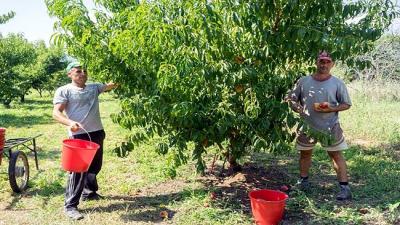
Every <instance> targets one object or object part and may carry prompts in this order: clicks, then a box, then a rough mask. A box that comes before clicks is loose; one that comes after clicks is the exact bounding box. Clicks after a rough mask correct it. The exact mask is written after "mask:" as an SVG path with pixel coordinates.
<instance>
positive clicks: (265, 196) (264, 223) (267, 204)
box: [249, 189, 288, 225]
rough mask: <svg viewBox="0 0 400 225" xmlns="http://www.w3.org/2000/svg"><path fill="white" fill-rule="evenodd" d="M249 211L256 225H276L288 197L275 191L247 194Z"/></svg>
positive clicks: (281, 215)
mask: <svg viewBox="0 0 400 225" xmlns="http://www.w3.org/2000/svg"><path fill="white" fill-rule="evenodd" d="M249 197H250V203H251V211H252V212H253V217H254V220H255V222H256V224H258V225H277V224H279V222H280V221H281V220H282V217H283V212H284V211H285V202H286V199H287V198H288V195H287V194H285V193H283V192H281V191H275V190H269V189H262V190H255V191H251V192H250V193H249Z"/></svg>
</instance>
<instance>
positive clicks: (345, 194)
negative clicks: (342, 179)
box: [336, 185, 352, 201]
mask: <svg viewBox="0 0 400 225" xmlns="http://www.w3.org/2000/svg"><path fill="white" fill-rule="evenodd" d="M339 186H340V191H339V194H338V195H337V196H336V199H337V200H339V201H344V200H351V199H352V196H351V191H350V187H349V185H339Z"/></svg>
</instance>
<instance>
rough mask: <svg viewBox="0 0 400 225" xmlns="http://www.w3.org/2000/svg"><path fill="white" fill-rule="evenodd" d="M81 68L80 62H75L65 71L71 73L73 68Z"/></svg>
mask: <svg viewBox="0 0 400 225" xmlns="http://www.w3.org/2000/svg"><path fill="white" fill-rule="evenodd" d="M79 66H81V64H80V63H79V62H78V61H74V62H71V63H69V64H68V66H67V68H66V69H65V70H66V71H67V73H69V71H71V69H72V68H75V67H79Z"/></svg>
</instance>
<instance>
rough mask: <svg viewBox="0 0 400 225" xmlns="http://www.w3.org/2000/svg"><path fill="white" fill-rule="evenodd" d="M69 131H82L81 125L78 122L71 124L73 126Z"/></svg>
mask: <svg viewBox="0 0 400 225" xmlns="http://www.w3.org/2000/svg"><path fill="white" fill-rule="evenodd" d="M69 129H70V130H71V131H72V132H77V131H78V130H79V129H81V125H80V124H79V123H77V122H73V123H71V125H70V126H69Z"/></svg>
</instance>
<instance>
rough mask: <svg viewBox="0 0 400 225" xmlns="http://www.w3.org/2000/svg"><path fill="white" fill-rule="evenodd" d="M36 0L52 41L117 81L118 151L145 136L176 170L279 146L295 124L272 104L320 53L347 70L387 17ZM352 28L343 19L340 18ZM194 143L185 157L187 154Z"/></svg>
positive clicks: (380, 6) (366, 8) (325, 6)
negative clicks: (215, 151)
mask: <svg viewBox="0 0 400 225" xmlns="http://www.w3.org/2000/svg"><path fill="white" fill-rule="evenodd" d="M95 2H96V3H97V4H99V5H101V6H102V7H101V8H102V10H98V11H96V12H95V14H94V15H95V19H93V20H92V19H91V18H90V17H89V13H88V11H87V9H86V8H85V6H84V5H83V4H82V1H66V0H47V1H46V3H47V6H48V9H49V11H50V13H51V15H53V16H56V17H58V18H59V21H58V22H57V24H56V25H57V27H58V31H59V33H58V34H57V35H55V36H54V41H55V42H56V43H59V44H61V43H63V44H65V45H66V46H67V47H68V53H69V54H70V55H72V56H75V57H77V58H79V59H80V60H82V61H83V62H85V63H86V66H87V67H88V69H89V71H90V72H91V73H92V75H93V76H94V77H95V78H98V79H101V80H113V81H115V82H118V83H120V84H121V85H120V87H119V89H118V90H116V93H117V95H118V97H119V98H120V99H121V106H122V111H121V112H120V113H119V114H117V115H114V120H115V121H116V122H118V123H119V124H120V125H121V126H123V127H125V128H128V129H131V130H132V135H131V136H130V137H129V141H130V144H125V145H123V146H122V147H121V148H120V150H121V152H120V154H124V153H125V150H127V149H131V148H132V147H134V146H135V145H136V144H138V143H140V142H141V141H143V140H146V139H147V138H149V137H152V136H153V135H154V134H158V135H159V136H160V137H162V138H160V139H159V140H160V143H159V144H158V148H157V150H158V151H159V153H161V154H169V156H170V157H169V159H170V160H169V164H170V165H171V168H172V169H171V172H172V175H174V174H173V172H174V170H173V168H174V167H175V166H179V165H180V164H181V163H185V162H186V161H187V159H188V158H190V157H192V158H193V159H194V160H196V162H197V169H198V170H199V171H202V170H203V169H204V161H203V159H202V155H203V153H205V152H206V149H207V148H208V147H210V146H214V145H216V146H218V147H219V149H220V154H221V155H224V156H227V158H228V159H229V160H230V162H231V164H232V165H233V166H235V165H236V162H235V158H239V157H241V156H243V155H244V154H246V152H247V151H248V150H270V151H272V152H279V151H287V150H288V149H289V145H288V143H290V142H291V141H292V140H293V137H294V136H293V134H292V130H293V129H292V128H293V126H294V125H295V124H296V122H297V121H298V120H297V119H296V118H295V117H294V115H293V114H292V113H291V112H290V110H289V107H288V105H287V104H286V103H285V102H283V101H282V98H283V96H284V95H285V93H286V91H287V90H288V89H289V88H290V87H291V86H292V85H293V83H294V81H295V80H296V79H297V78H298V77H299V76H301V75H303V74H305V73H308V72H311V71H312V70H313V65H314V63H315V56H316V54H317V52H318V51H319V50H321V49H326V50H328V51H330V52H331V53H332V55H333V57H334V58H336V59H339V60H347V59H349V60H347V63H348V64H349V65H352V64H354V63H355V62H354V60H352V59H351V58H349V56H351V55H355V54H361V53H363V52H366V51H368V50H369V49H371V47H372V46H373V45H372V42H373V41H375V40H377V39H378V38H379V37H380V36H381V35H382V34H383V32H384V30H385V28H386V27H388V25H389V24H390V22H391V20H392V19H393V18H394V17H395V16H396V15H397V14H396V13H397V12H395V11H394V8H393V5H392V2H391V1H389V0H386V1H385V0H371V1H356V2H354V1H351V2H348V1H337V0H328V1H323V2H322V1H319V0H311V1H299V0H291V1H287V0H250V1H239V0H227V1H220V0H216V1H198V0H173V1H172V0H155V1H140V2H139V1H125V0H119V1H111V0H97V1H95ZM351 21H353V22H351ZM189 143H193V144H194V147H193V149H192V150H193V151H192V152H191V153H190V152H188V151H187V149H188V144H189Z"/></svg>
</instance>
